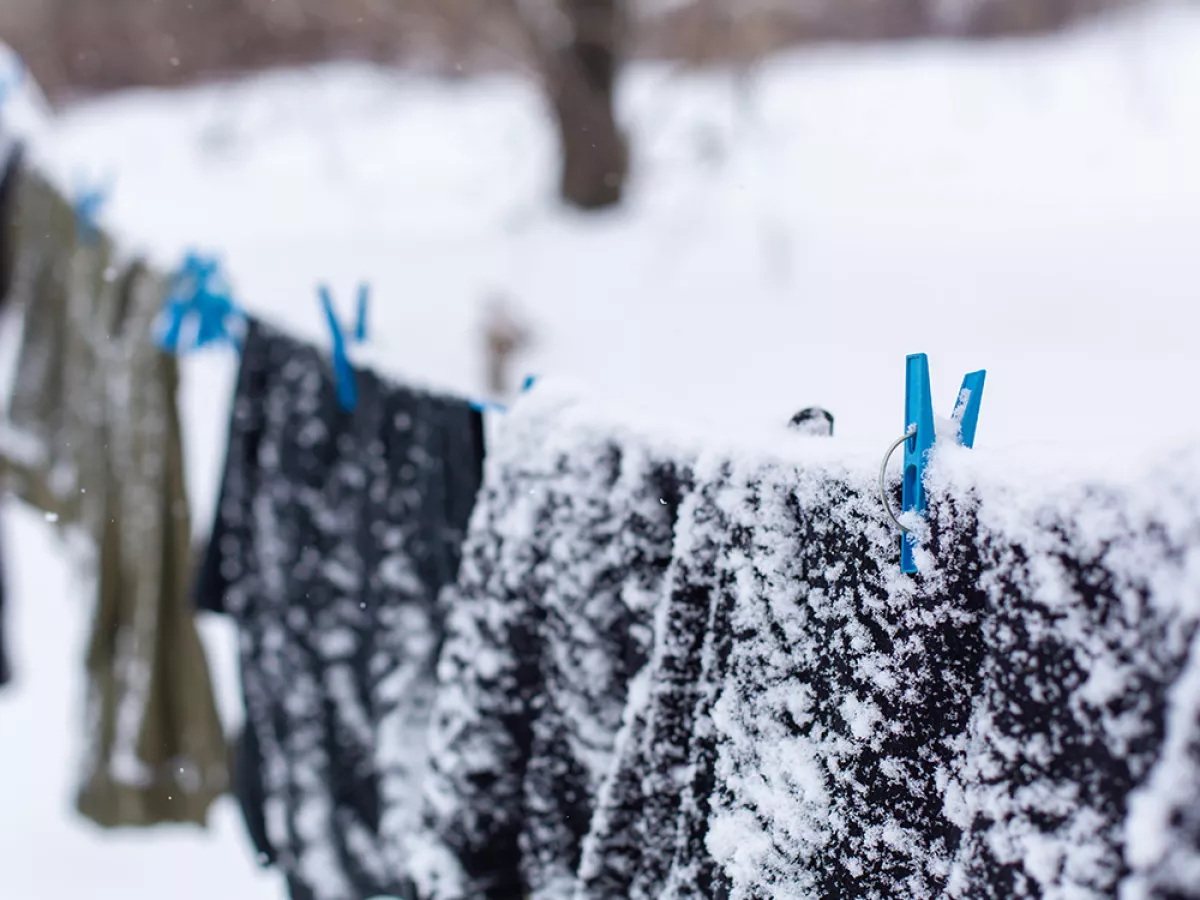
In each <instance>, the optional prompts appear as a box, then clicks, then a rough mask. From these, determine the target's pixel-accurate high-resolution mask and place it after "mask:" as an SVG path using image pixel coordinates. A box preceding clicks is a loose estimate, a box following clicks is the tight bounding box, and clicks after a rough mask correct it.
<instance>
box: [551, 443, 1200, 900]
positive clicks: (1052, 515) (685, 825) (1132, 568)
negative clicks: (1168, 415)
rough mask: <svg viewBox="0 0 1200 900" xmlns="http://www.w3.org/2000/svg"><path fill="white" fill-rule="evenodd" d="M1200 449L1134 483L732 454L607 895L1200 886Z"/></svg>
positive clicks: (689, 538) (690, 504)
mask: <svg viewBox="0 0 1200 900" xmlns="http://www.w3.org/2000/svg"><path fill="white" fill-rule="evenodd" d="M1197 472H1200V465H1197V461H1196V460H1191V461H1190V462H1184V463H1181V464H1179V466H1178V468H1176V469H1174V470H1172V472H1171V473H1169V474H1168V475H1167V476H1161V477H1158V478H1157V479H1156V480H1149V481H1147V482H1146V483H1144V484H1139V485H1138V486H1137V487H1136V489H1128V490H1122V491H1118V490H1115V489H1099V488H1090V489H1086V490H1078V491H1074V492H1069V491H1064V492H1061V493H1059V494H1057V495H1050V496H1048V497H1047V496H1045V495H1041V496H1036V495H1035V496H1032V497H1025V496H1015V495H1014V494H1012V493H1011V492H1006V491H1004V490H1000V489H994V488H991V487H989V486H986V485H984V486H980V485H976V484H974V483H969V482H963V483H954V482H953V481H952V480H950V479H943V480H942V481H941V482H940V483H937V484H935V485H933V489H932V490H931V508H930V512H929V522H930V530H929V533H928V535H927V536H926V538H925V541H924V543H923V545H922V546H923V549H922V551H921V555H920V557H919V559H920V563H921V569H922V574H921V575H920V576H917V577H915V578H914V577H908V576H904V575H901V574H900V572H899V569H898V545H897V539H896V535H895V533H894V531H893V530H892V529H890V528H888V527H887V525H886V524H885V520H884V519H883V517H882V515H881V510H880V508H879V503H878V500H877V499H876V497H875V494H874V480H873V478H871V476H870V474H868V473H867V472H865V471H863V472H856V471H852V470H848V469H843V468H840V467H836V466H830V465H828V464H825V465H820V466H805V465H802V464H800V465H783V464H778V463H770V462H763V461H759V459H758V458H756V457H753V456H752V457H750V458H742V459H738V458H728V459H719V458H718V459H711V460H707V461H705V462H704V463H703V464H702V465H701V466H699V467H698V469H697V475H696V489H695V491H694V492H693V493H692V494H691V496H690V497H689V499H688V500H687V501H686V502H685V503H684V505H683V508H682V509H681V512H680V517H679V522H678V524H677V529H676V531H677V537H676V548H675V558H674V561H673V563H672V566H671V571H670V574H669V576H668V584H669V595H670V601H669V605H668V607H667V611H666V613H665V615H663V616H662V617H661V619H660V628H659V629H658V631H657V633H656V639H655V651H654V653H655V656H654V659H653V661H652V662H651V664H650V665H649V666H648V667H647V668H646V669H645V670H644V672H643V675H642V676H641V677H642V678H644V679H645V689H644V690H635V691H631V697H632V698H633V700H632V701H631V703H630V708H629V709H628V710H627V711H626V726H625V728H624V730H623V731H622V734H621V736H620V738H619V740H618V747H619V751H618V753H617V762H616V764H615V765H614V768H613V772H612V774H611V776H610V778H609V780H608V782H607V784H606V787H605V789H604V791H603V792H602V802H601V808H600V810H599V811H598V812H597V814H596V815H595V816H594V817H593V823H594V825H595V826H596V827H594V828H593V833H592V834H591V835H589V836H588V838H587V839H586V841H585V851H584V854H583V865H582V867H581V875H582V878H581V881H582V887H581V891H580V893H577V894H575V895H574V896H576V897H579V896H584V897H589V898H614V900H615V898H618V897H620V898H631V900H638V898H651V897H653V898H658V900H671V898H685V897H686V898H739V900H740V898H764V900H765V898H772V900H775V898H787V900H793V898H794V900H812V898H844V897H853V898H881V900H882V898H896V897H900V898H914V900H915V898H951V897H955V898H957V897H963V898H995V900H999V898H1008V897H1020V898H1043V900H1051V898H1067V897H1084V898H1117V897H1118V896H1119V897H1122V898H1126V897H1140V898H1155V900H1184V898H1187V900H1194V898H1197V897H1200V877H1198V876H1200V814H1197V812H1196V810H1198V809H1200V636H1198V635H1197V629H1196V621H1197V618H1200V587H1197V583H1196V582H1197V580H1196V577H1195V572H1197V571H1200V490H1197V488H1196V487H1195V486H1194V485H1195V484H1196V483H1197V479H1196V477H1195V476H1196V474H1197Z"/></svg>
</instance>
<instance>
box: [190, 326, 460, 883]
mask: <svg viewBox="0 0 1200 900" xmlns="http://www.w3.org/2000/svg"><path fill="white" fill-rule="evenodd" d="M352 374H353V375H354V376H355V379H356V382H357V384H356V387H357V403H356V405H355V409H354V411H353V412H348V411H346V410H344V409H343V408H342V406H341V404H340V403H339V401H338V395H337V388H336V384H335V379H334V373H333V370H332V367H331V365H330V360H329V358H328V357H327V356H326V355H325V354H323V353H321V352H320V351H318V350H317V348H315V347H313V346H310V345H307V344H304V343H301V342H298V341H296V340H294V339H292V338H290V337H287V336H286V335H284V334H282V333H280V332H277V331H275V330H274V329H272V328H271V327H270V326H268V325H266V324H263V323H261V322H258V321H254V320H251V321H250V322H249V324H248V329H247V335H246V338H245V342H244V345H243V350H242V363H241V373H240V376H239V380H238V385H237V393H236V396H235V399H234V402H233V416H232V421H231V425H230V434H229V446H228V451H227V454H228V455H227V460H226V467H225V474H224V481H223V485H222V489H221V498H220V501H219V505H218V512H217V519H216V523H215V526H214V529H213V534H212V536H211V538H210V540H209V544H208V547H209V551H208V557H207V560H206V563H205V566H204V568H203V572H202V575H201V579H200V582H199V584H198V587H197V602H198V603H199V604H200V605H201V606H203V607H206V608H209V609H216V610H224V611H225V612H227V613H228V614H230V615H231V616H232V617H233V618H234V619H235V621H236V622H237V625H238V629H239V632H240V642H241V665H242V683H243V688H244V692H245V700H246V711H247V717H248V722H249V725H250V728H251V730H250V731H249V732H247V734H246V736H245V739H244V740H246V741H253V742H254V743H256V744H257V748H258V749H257V751H255V750H254V749H253V747H249V746H244V747H243V752H242V754H241V757H242V759H243V760H249V765H250V766H253V765H255V763H254V758H255V756H258V757H259V759H260V760H261V763H260V764H259V770H258V772H257V773H254V772H251V771H239V776H238V780H239V784H240V785H241V786H242V791H241V796H240V799H241V800H242V803H243V807H244V809H245V812H246V819H247V823H248V825H249V826H250V830H251V832H252V834H253V833H254V832H256V831H258V828H259V826H258V825H257V823H259V822H261V823H262V833H261V834H260V835H259V842H260V850H262V851H264V852H266V853H267V856H268V857H270V856H271V855H274V856H275V857H276V858H277V859H278V864H279V865H280V867H281V868H282V869H283V870H284V872H285V873H286V874H287V876H288V879H289V889H290V891H291V896H292V898H293V900H366V898H369V897H375V896H377V895H395V896H400V897H408V896H412V893H411V891H409V890H408V885H407V884H406V878H405V873H406V871H407V870H408V869H409V868H410V866H409V862H408V860H407V859H406V857H405V854H406V853H407V852H408V847H409V841H410V836H411V834H412V833H413V831H415V830H416V828H417V827H418V825H419V821H420V820H419V817H420V788H419V785H420V783H421V780H422V778H423V775H424V772H425V768H426V736H427V734H428V723H429V716H430V709H431V706H432V702H433V693H434V686H435V673H434V669H435V664H436V657H437V652H438V648H439V646H440V644H441V634H442V627H441V619H442V613H441V611H440V609H439V607H438V595H439V593H440V591H441V589H442V587H443V586H444V585H446V584H448V583H451V582H452V581H453V580H454V579H455V577H456V576H457V573H458V565H459V554H460V551H461V544H462V540H463V535H464V532H465V531H466V526H467V520H468V518H469V517H470V515H471V510H472V508H473V506H474V503H475V495H476V492H477V490H478V487H479V482H480V479H481V478H482V459H483V428H482V419H481V417H480V416H479V414H478V413H477V412H475V411H474V410H472V409H471V408H470V406H469V404H468V403H467V402H466V401H465V400H459V399H456V398H450V397H442V396H437V395H435V394H432V393H428V392H425V391H422V390H416V389H410V388H407V387H403V386H400V385H396V384H392V383H390V382H388V381H385V380H383V379H382V378H379V377H377V376H376V375H374V374H372V373H370V372H365V371H363V372H357V373H352ZM264 843H265V844H266V845H267V846H265V847H264V846H261V844H264Z"/></svg>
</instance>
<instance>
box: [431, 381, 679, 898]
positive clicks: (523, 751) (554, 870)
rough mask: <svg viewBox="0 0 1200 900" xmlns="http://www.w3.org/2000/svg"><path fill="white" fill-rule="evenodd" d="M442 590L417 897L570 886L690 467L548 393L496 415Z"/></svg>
mask: <svg viewBox="0 0 1200 900" xmlns="http://www.w3.org/2000/svg"><path fill="white" fill-rule="evenodd" d="M500 427H501V429H502V430H501V432H500V435H499V437H498V440H497V441H496V446H494V447H492V448H490V455H489V459H488V466H487V476H486V479H485V483H484V487H483V490H482V491H481V494H480V501H479V507H478V509H477V510H476V515H475V517H474V519H473V520H472V526H471V530H470V533H469V536H468V538H467V543H466V546H465V548H464V551H463V554H464V555H463V560H464V562H463V568H462V572H461V575H460V579H459V582H458V584H457V585H456V587H455V589H454V590H453V591H452V592H449V593H448V595H447V596H448V597H449V598H450V600H451V603H452V607H451V609H450V612H449V618H448V625H447V637H446V645H445V648H444V651H443V654H442V658H441V662H440V665H439V669H438V675H439V682H440V689H439V694H438V698H437V706H436V715H435V718H434V734H433V736H432V738H431V748H432V752H431V768H432V773H431V778H430V782H429V785H428V786H427V791H426V796H427V801H428V802H427V808H428V810H429V824H430V827H431V830H432V832H433V834H434V835H435V837H436V839H437V841H438V842H440V843H437V844H436V846H438V847H439V848H440V849H441V850H442V851H444V863H445V865H444V867H441V868H439V867H438V866H436V865H434V864H433V862H432V860H433V857H434V854H432V853H428V852H427V853H426V854H425V856H426V858H428V859H430V860H431V864H430V871H428V872H426V873H425V876H424V878H423V879H422V880H421V882H422V887H423V888H424V891H425V893H426V895H428V896H434V897H460V898H469V900H483V898H493V900H516V898H524V897H531V898H542V900H558V898H564V897H568V896H569V895H570V893H569V892H570V890H571V888H572V886H573V884H574V881H575V873H576V869H577V867H578V862H579V856H580V852H581V845H582V841H583V837H584V835H585V834H586V833H587V831H588V829H589V827H590V822H591V817H592V810H593V808H594V806H595V804H596V799H597V795H598V793H599V791H600V788H601V784H602V782H603V780H604V778H605V776H606V774H607V771H608V769H609V767H610V765H611V760H612V754H613V741H614V739H615V737H616V734H617V732H618V731H619V730H620V725H621V716H622V712H623V709H624V706H625V699H626V694H627V691H628V687H629V683H630V680H631V679H632V678H634V676H635V675H636V674H637V672H638V671H639V670H640V669H641V668H642V667H643V666H644V665H645V663H646V660H647V659H648V657H649V653H650V642H651V634H652V631H653V618H654V614H655V609H656V608H657V607H658V606H659V605H660V600H661V598H662V579H663V575H664V573H665V572H666V569H667V565H668V563H669V560H670V552H671V543H672V527H673V523H674V520H675V516H676V513H677V510H678V506H679V503H680V500H681V497H682V496H683V495H684V494H685V493H686V490H687V482H688V478H689V476H688V472H687V464H686V461H684V462H681V461H680V459H679V457H678V456H677V455H676V454H674V453H673V452H671V451H670V450H669V449H665V448H663V449H660V448H657V447H655V446H653V445H652V444H651V443H649V442H647V441H646V440H644V439H642V438H640V437H639V436H637V435H635V434H633V433H629V432H621V431H619V430H614V429H612V428H611V426H609V425H608V424H607V423H606V422H603V421H599V420H596V421H593V420H591V419H589V418H588V417H586V416H580V415H578V414H576V411H575V409H574V407H573V405H572V404H571V403H570V402H569V400H567V399H565V398H563V397H562V396H560V395H558V394H557V393H555V392H554V391H553V390H552V389H551V388H550V387H549V386H543V385H539V386H538V388H537V390H536V391H535V392H533V393H532V394H530V395H528V396H527V397H525V398H523V399H522V401H521V402H520V403H519V404H517V406H516V407H515V408H514V409H513V410H511V411H510V412H509V414H508V415H507V416H505V419H504V421H503V422H501V423H500Z"/></svg>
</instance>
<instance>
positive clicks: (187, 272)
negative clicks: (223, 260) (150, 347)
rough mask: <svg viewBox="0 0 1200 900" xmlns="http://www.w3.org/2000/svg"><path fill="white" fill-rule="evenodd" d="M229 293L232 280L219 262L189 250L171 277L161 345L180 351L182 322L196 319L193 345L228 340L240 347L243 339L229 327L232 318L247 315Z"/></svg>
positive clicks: (193, 346) (160, 339)
mask: <svg viewBox="0 0 1200 900" xmlns="http://www.w3.org/2000/svg"><path fill="white" fill-rule="evenodd" d="M244 316H245V313H243V312H242V311H241V309H240V308H239V307H238V305H237V303H236V302H234V300H233V297H232V296H231V295H230V290H229V284H228V282H227V281H226V279H225V278H224V276H223V275H222V274H221V270H220V263H219V262H218V261H217V260H216V259H214V258H210V257H204V256H201V255H200V254H198V253H194V252H191V253H188V254H187V256H186V257H185V258H184V261H183V264H182V265H181V266H180V267H179V269H178V270H177V271H176V272H175V274H174V275H173V276H172V278H171V292H170V294H169V295H168V296H167V302H166V306H165V307H164V309H163V320H164V321H165V323H166V325H165V327H164V328H162V329H161V334H160V336H159V338H158V345H159V346H160V347H162V348H163V349H164V350H166V351H167V352H168V353H179V352H180V349H181V348H180V341H181V340H182V336H183V326H184V324H185V323H186V322H188V321H193V322H195V323H196V335H195V339H194V341H193V344H192V348H194V349H199V348H201V347H205V346H208V345H210V344H215V343H217V342H220V341H228V342H230V343H232V344H233V345H234V346H235V347H239V348H240V344H241V341H240V340H239V338H238V337H237V335H236V334H234V333H233V331H231V329H230V327H229V326H230V322H231V320H236V319H241V318H244Z"/></svg>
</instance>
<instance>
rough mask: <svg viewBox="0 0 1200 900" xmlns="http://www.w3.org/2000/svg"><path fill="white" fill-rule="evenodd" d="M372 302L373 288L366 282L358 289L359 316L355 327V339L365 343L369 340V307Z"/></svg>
mask: <svg viewBox="0 0 1200 900" xmlns="http://www.w3.org/2000/svg"><path fill="white" fill-rule="evenodd" d="M370 302H371V286H370V285H369V284H367V283H366V282H364V283H363V284H361V285H360V286H359V288H358V316H357V318H356V321H355V325H354V339H355V340H356V341H358V343H360V344H361V343H363V342H364V341H365V340H366V339H367V306H368V305H369V304H370Z"/></svg>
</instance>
